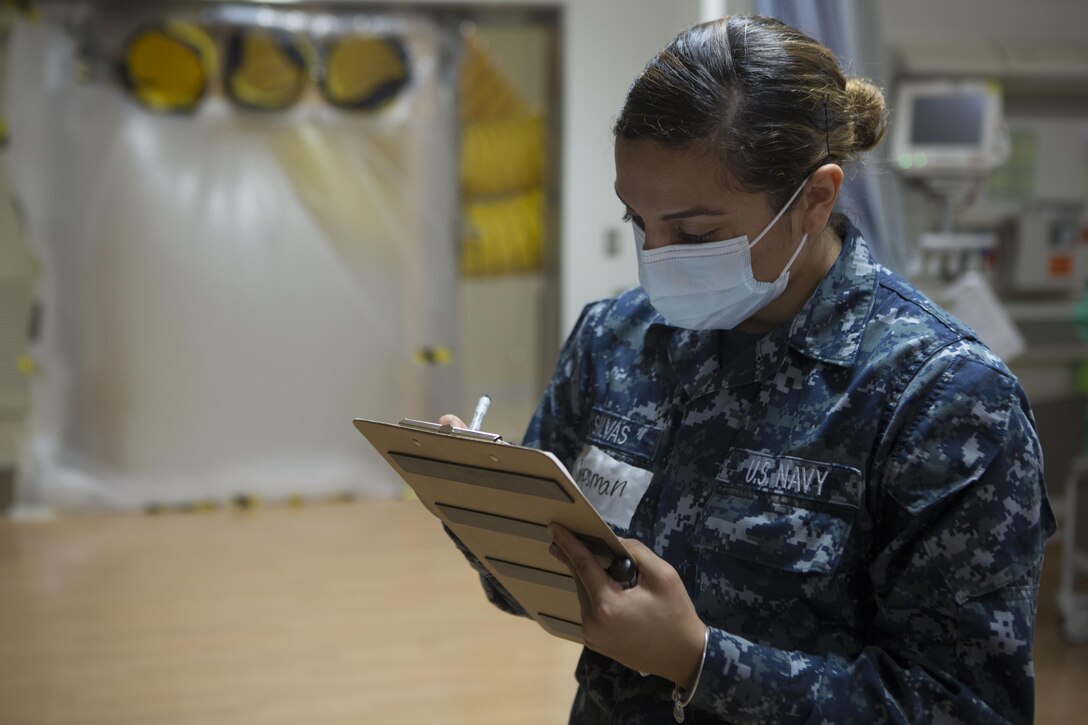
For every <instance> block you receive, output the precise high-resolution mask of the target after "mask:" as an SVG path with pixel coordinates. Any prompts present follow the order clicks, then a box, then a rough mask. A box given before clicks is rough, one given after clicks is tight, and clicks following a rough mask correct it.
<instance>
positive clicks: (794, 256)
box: [484, 17, 1054, 724]
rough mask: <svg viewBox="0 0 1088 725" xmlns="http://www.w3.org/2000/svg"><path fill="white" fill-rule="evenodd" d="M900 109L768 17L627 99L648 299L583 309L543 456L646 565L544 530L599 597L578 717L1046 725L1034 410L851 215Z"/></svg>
mask: <svg viewBox="0 0 1088 725" xmlns="http://www.w3.org/2000/svg"><path fill="white" fill-rule="evenodd" d="M885 117H886V114H885V110H884V101H883V96H882V95H881V92H880V91H879V90H878V89H877V88H875V87H874V86H872V85H871V84H869V83H867V82H865V81H861V80H857V79H847V78H845V77H844V76H843V74H842V72H841V71H840V69H839V68H838V66H837V64H836V62H835V59H834V57H833V56H832V54H831V53H830V52H829V51H828V50H827V49H826V48H824V47H822V46H820V45H819V44H818V43H816V42H815V41H813V40H812V39H811V38H809V37H807V36H805V35H803V34H801V33H800V32H798V31H796V30H794V29H792V28H789V27H787V26H784V25H782V24H781V23H779V22H777V21H774V20H769V19H764V18H754V17H753V18H745V17H730V18H726V19H722V20H720V21H715V22H710V23H705V24H701V25H697V26H694V27H692V28H690V29H689V30H687V31H685V32H683V33H681V34H680V35H679V36H677V37H676V38H675V39H674V40H673V41H672V42H671V43H670V44H669V45H668V47H666V48H665V49H664V50H662V51H661V53H660V54H659V55H658V56H657V57H655V58H654V59H653V60H651V61H650V63H649V64H648V65H647V66H646V68H645V70H644V71H643V72H642V74H641V75H640V76H639V77H638V78H637V79H636V80H635V82H634V84H633V85H632V87H631V89H630V91H629V93H628V95H627V99H626V102H625V104H624V107H623V110H622V112H621V114H620V116H619V119H618V120H617V122H616V125H615V134H616V146H615V152H616V184H615V186H616V192H617V194H618V195H619V197H620V200H621V202H622V203H623V204H624V206H625V208H626V214H627V216H628V217H629V219H630V220H631V223H632V226H633V234H634V238H635V240H636V244H637V246H638V252H637V253H638V258H639V276H640V281H641V285H640V286H639V287H637V288H634V289H631V290H628V291H627V292H624V293H622V294H620V295H619V296H618V297H616V298H613V299H608V300H603V301H600V302H596V303H594V304H591V305H589V306H587V307H586V309H585V311H584V312H583V313H582V316H581V318H580V319H579V321H578V323H577V325H576V326H575V329H574V331H573V333H572V334H571V336H570V338H569V340H568V341H567V343H566V345H565V346H564V348H563V351H562V353H561V355H560V358H559V362H558V365H557V367H556V371H555V375H554V377H553V379H552V382H551V384H550V386H549V388H548V390H547V392H546V394H545V396H544V398H543V400H542V401H541V403H540V406H539V408H538V410H537V412H536V414H535V416H534V418H533V420H532V422H531V424H530V426H529V430H528V433H527V436H526V440H525V443H526V445H531V446H536V447H540V448H543V449H546V450H549V451H552V452H553V453H555V454H556V455H557V456H558V457H559V458H560V459H562V460H563V461H564V463H565V464H566V465H567V467H568V468H569V469H570V470H571V471H572V475H573V476H574V478H575V480H576V481H579V482H580V483H582V485H583V488H584V491H585V493H586V495H587V496H588V497H589V498H590V499H591V500H592V501H593V502H594V504H595V505H596V506H597V508H598V510H599V511H600V512H601V514H602V516H603V517H604V518H605V520H607V521H608V522H609V524H610V525H612V527H613V528H614V529H615V530H616V531H617V532H618V533H620V534H621V535H622V536H626V537H629V539H628V541H627V542H626V543H627V545H628V548H629V550H630V551H631V552H632V554H633V555H634V558H635V560H636V562H637V565H638V568H639V580H638V584H637V585H636V586H635V587H633V588H630V589H624V588H622V587H621V586H620V585H619V584H617V583H616V582H614V581H613V580H612V579H610V578H609V577H608V576H607V574H606V573H605V571H604V570H603V569H602V568H601V566H600V564H599V563H598V562H597V561H596V559H594V557H593V556H592V555H591V554H590V553H589V552H588V551H587V550H586V548H585V547H584V546H583V545H582V544H581V542H580V541H579V540H578V539H576V538H574V537H573V536H572V535H571V534H570V533H569V532H567V531H565V530H563V529H561V528H557V527H552V529H551V531H552V535H553V537H554V539H555V546H554V547H553V549H552V552H553V554H554V555H555V556H556V557H557V558H558V559H559V560H560V561H562V562H563V563H564V564H566V565H567V566H568V567H569V568H570V570H571V572H572V573H573V574H574V576H575V578H576V581H577V583H578V587H579V594H580V597H581V602H582V616H583V621H582V626H583V634H584V638H585V641H586V649H585V651H584V653H583V656H582V658H581V660H580V662H579V665H578V668H577V678H578V682H579V690H578V694H577V697H576V699H575V702H574V706H573V709H572V712H571V722H572V723H587V724H588V723H659V722H664V721H667V720H671V719H672V718H673V717H675V718H676V720H677V721H680V720H683V719H685V718H686V719H687V720H688V721H689V722H733V723H768V722H788V723H802V722H827V723H848V722H949V723H981V722H1006V721H1011V722H1027V721H1030V720H1031V719H1032V715H1033V707H1034V694H1033V674H1032V658H1031V644H1032V629H1033V624H1034V615H1035V601H1036V593H1037V587H1038V579H1039V573H1040V567H1041V562H1042V554H1043V544H1044V542H1045V540H1046V539H1047V538H1048V537H1049V536H1050V535H1051V534H1052V533H1053V531H1054V520H1053V516H1052V514H1051V511H1050V508H1049V505H1048V503H1047V499H1046V493H1045V489H1044V486H1043V480H1042V461H1041V452H1040V449H1039V443H1038V439H1037V437H1036V433H1035V427H1034V422H1033V419H1032V414H1031V411H1030V409H1029V406H1028V402H1027V400H1026V399H1025V397H1024V393H1023V391H1022V389H1021V387H1020V385H1019V383H1018V382H1017V380H1016V379H1015V378H1014V377H1013V375H1012V374H1011V373H1010V372H1009V370H1008V369H1007V368H1006V367H1005V365H1004V364H1003V363H1002V362H1001V361H1000V360H999V359H997V358H996V357H995V356H994V355H993V354H992V353H991V352H990V351H989V350H987V349H986V347H985V346H984V345H983V344H982V343H981V342H980V341H979V340H978V338H977V337H976V335H975V334H974V333H973V332H972V331H971V330H970V329H968V328H967V327H966V326H964V325H963V324H962V323H960V322H959V321H957V320H956V319H954V318H952V317H951V316H949V315H948V314H947V313H945V312H944V311H942V310H941V309H939V308H938V307H936V306H935V305H934V304H933V303H932V302H931V301H929V300H928V299H926V298H925V297H924V296H923V295H922V294H920V293H919V292H918V291H917V290H916V289H914V288H913V287H912V286H911V285H910V284H909V283H908V282H907V281H905V280H904V279H902V278H900V277H899V276H897V275H895V274H894V273H892V272H891V271H889V270H888V269H886V268H884V267H882V266H881V265H880V264H879V263H878V262H876V261H875V260H874V259H873V257H872V255H871V254H870V251H869V247H868V245H867V244H866V242H865V240H864V239H862V237H861V236H860V234H859V233H858V231H857V229H855V228H854V227H853V225H852V224H851V223H850V222H849V221H848V220H847V219H846V218H845V217H844V216H842V215H841V214H839V213H837V212H836V211H835V205H836V201H837V199H838V195H839V190H840V185H841V182H842V179H843V167H844V166H847V165H849V163H850V162H852V161H854V160H855V159H856V157H857V156H858V155H859V154H860V153H861V152H863V151H866V150H868V149H870V148H872V147H873V146H875V145H876V144H877V143H879V141H880V140H881V138H882V137H883V135H884V129H885ZM484 584H485V587H486V588H487V589H488V593H489V596H490V597H491V598H492V600H493V601H495V602H496V603H497V604H499V605H500V606H502V607H504V608H507V609H510V610H512V611H518V607H517V604H516V602H513V601H512V600H511V599H510V598H509V597H508V596H507V595H506V594H505V592H503V591H502V590H501V588H500V587H499V586H498V585H497V584H496V582H495V581H494V580H493V579H491V578H490V577H488V576H485V577H484Z"/></svg>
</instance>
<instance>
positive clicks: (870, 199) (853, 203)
mask: <svg viewBox="0 0 1088 725" xmlns="http://www.w3.org/2000/svg"><path fill="white" fill-rule="evenodd" d="M753 11H754V12H755V13H756V14H757V15H766V16H770V17H773V18H778V19H779V20H781V21H782V22H784V23H786V24H788V25H792V26H793V27H795V28H797V29H799V30H801V31H802V32H804V33H807V34H808V35H810V36H812V37H813V38H815V39H816V40H818V41H820V42H821V43H823V44H824V45H825V46H827V47H828V48H830V49H831V51H832V52H833V53H834V54H835V55H836V56H837V57H838V59H839V64H840V66H841V67H842V68H843V71H844V72H845V73H846V75H847V76H851V75H856V76H862V77H865V78H869V79H871V80H872V81H873V82H874V83H876V84H877V85H878V86H880V87H881V88H883V89H884V90H885V93H888V78H887V75H886V73H885V72H884V71H885V69H887V68H889V67H890V66H891V54H890V53H889V52H888V51H887V50H886V49H885V47H884V43H883V42H882V38H881V32H880V23H879V21H878V16H877V12H878V11H877V8H876V3H872V2H856V1H855V0H806V1H805V2H800V1H795V0H756V2H755V3H754V5H753ZM889 101H890V98H889ZM868 156H869V158H867V159H865V160H863V161H862V163H861V168H860V169H857V170H856V171H857V173H853V174H849V173H848V176H847V180H846V182H845V183H844V184H843V190H842V196H841V200H840V208H841V209H842V210H843V211H844V212H845V213H846V214H847V216H849V217H850V218H851V219H852V220H853V222H854V223H855V224H856V225H857V226H858V228H859V229H860V230H861V233H862V234H863V235H864V236H865V239H866V240H867V241H868V242H869V246H870V247H871V248H872V250H873V254H874V255H876V257H877V258H878V259H879V260H880V261H881V262H882V263H883V264H884V265H886V266H888V267H891V268H892V269H894V270H896V271H897V272H900V273H902V272H903V271H904V270H905V268H906V260H907V253H908V248H907V241H906V235H905V229H904V223H903V208H902V199H901V196H900V189H899V186H898V179H896V177H895V176H894V175H893V172H892V171H891V168H890V166H889V164H888V163H887V149H886V147H885V146H884V145H881V146H878V147H877V148H876V149H874V150H873V151H871V152H870V153H869V154H868Z"/></svg>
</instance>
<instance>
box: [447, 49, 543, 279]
mask: <svg viewBox="0 0 1088 725" xmlns="http://www.w3.org/2000/svg"><path fill="white" fill-rule="evenodd" d="M460 92H461V125H462V133H461V194H462V199H463V202H462V214H463V217H464V228H463V231H462V235H461V273H462V274H464V275H465V276H469V277H475V276H494V275H501V274H511V273H518V272H528V271H532V270H535V269H539V267H540V262H541V259H542V251H543V229H544V221H543V220H544V143H545V138H544V117H543V115H542V114H541V113H539V112H537V111H536V110H534V109H531V108H529V107H528V104H526V103H525V102H524V101H522V100H521V98H520V97H519V96H518V94H517V92H516V91H515V90H514V89H513V88H511V87H510V84H509V83H507V81H506V79H505V78H504V77H503V75H502V73H501V72H500V71H499V69H498V68H497V67H496V66H495V64H494V63H493V62H492V61H491V59H490V58H489V57H488V56H487V55H486V53H484V52H483V50H482V49H481V48H480V47H479V45H478V44H477V43H476V42H475V41H474V40H473V39H472V38H469V39H468V42H467V45H466V52H465V57H464V59H463V61H462V66H461V80H460Z"/></svg>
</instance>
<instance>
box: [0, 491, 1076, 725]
mask: <svg viewBox="0 0 1088 725" xmlns="http://www.w3.org/2000/svg"><path fill="white" fill-rule="evenodd" d="M1056 562H1057V557H1056V556H1052V557H1051V560H1050V561H1048V570H1047V572H1046V574H1045V575H1044V593H1043V595H1042V597H1041V602H1040V609H1039V626H1038V637H1037V640H1036V643H1037V649H1036V663H1037V676H1038V694H1039V707H1038V722H1041V723H1066V722H1076V721H1078V717H1080V716H1083V714H1084V713H1085V712H1088V646H1086V647H1080V648H1069V647H1066V646H1064V645H1063V644H1062V643H1061V640H1060V638H1059V637H1058V634H1057V628H1056V622H1055V618H1056V616H1057V615H1056V612H1055V607H1054V605H1053V589H1054V587H1055V586H1056V582H1057V578H1056V576H1055V575H1056V567H1055V566H1054V565H1055V564H1056ZM577 656H578V648H577V647H576V646H575V645H573V644H570V643H568V642H565V641H563V640H559V639H555V638H553V637H550V636H548V635H546V634H545V633H544V632H543V630H540V629H539V628H538V627H536V625H534V624H532V623H530V622H527V621H524V620H519V619H517V618H514V617H510V616H507V615H504V614H502V613H501V612H498V611H497V610H495V609H493V608H492V607H491V606H490V605H489V604H487V602H486V601H485V599H484V597H483V595H482V593H481V590H480V589H479V586H478V584H477V583H476V581H475V576H474V575H473V574H472V573H471V570H469V569H468V566H467V564H466V563H465V562H464V560H463V559H462V558H461V556H460V554H459V553H458V552H457V551H456V550H455V549H454V548H453V546H452V545H451V544H450V542H449V541H448V539H446V537H445V535H444V534H443V533H442V531H441V529H440V528H439V526H438V524H437V522H436V521H435V520H434V519H433V518H432V517H431V516H430V515H429V514H427V513H426V511H425V510H424V509H423V507H422V506H420V505H419V504H418V503H412V502H393V501H386V502H366V503H356V504H343V505H335V506H333V505H330V506H320V507H304V508H301V509H259V510H255V511H248V512H235V511H220V512H212V513H202V514H170V515H160V516H146V515H120V516H105V517H95V518H78V519H66V520H61V521H56V522H52V523H12V522H10V521H3V520H0V723H3V724H5V725H7V724H9V723H10V724H18V725H37V724H40V723H65V724H66V725H67V724H72V723H109V724H110V725H124V724H129V723H131V724H133V725H135V724H139V725H146V724H148V723H156V724H159V723H201V724H203V723H292V724H295V723H372V722H373V723H379V722H381V723H440V724H446V723H452V724H456V723H504V724H505V723H562V722H565V721H566V713H567V710H568V708H569V705H570V700H571V698H572V696H573V694H574V681H573V677H572V672H573V668H574V663H575V660H576V659H577ZM1080 721H1083V720H1080Z"/></svg>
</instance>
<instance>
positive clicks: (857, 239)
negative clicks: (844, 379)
mask: <svg viewBox="0 0 1088 725" xmlns="http://www.w3.org/2000/svg"><path fill="white" fill-rule="evenodd" d="M879 270H880V265H878V264H877V262H876V260H875V259H873V255H872V253H871V252H870V251H869V245H868V244H867V243H866V242H865V239H863V238H862V236H861V233H860V232H859V231H858V230H857V228H856V227H854V225H853V224H850V223H849V222H847V227H846V233H845V234H844V235H843V242H842V251H840V252H839V256H838V258H837V259H836V260H835V263H834V264H833V265H831V269H830V270H828V272H827V274H826V275H825V276H824V278H823V280H822V281H821V282H820V284H819V285H818V286H817V287H816V291H815V292H813V293H812V296H811V297H810V298H809V299H808V302H806V303H805V305H804V307H802V308H801V311H800V312H798V313H797V315H796V316H795V317H794V318H793V320H792V321H791V322H789V323H788V327H789V344H790V346H791V347H792V348H794V349H795V350H797V351H798V352H800V353H801V354H803V355H807V356H808V357H811V358H813V359H815V360H819V361H821V362H825V363H829V364H831V365H839V366H842V367H853V365H854V363H855V362H856V361H857V357H858V352H859V350H860V349H861V340H862V338H863V337H864V335H865V326H866V325H867V324H868V322H869V318H870V316H871V314H872V311H873V305H874V304H875V301H876V289H877V280H878V275H879Z"/></svg>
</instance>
